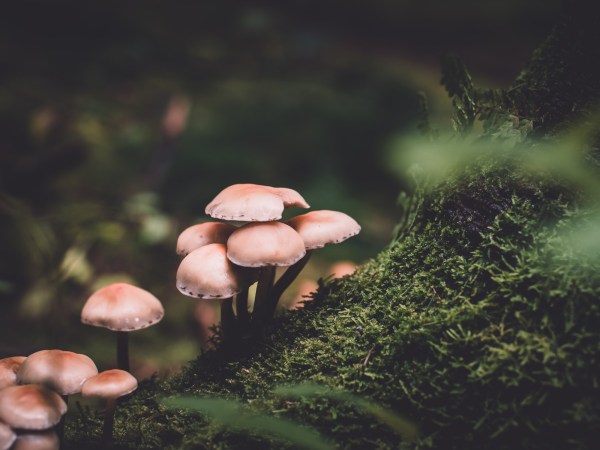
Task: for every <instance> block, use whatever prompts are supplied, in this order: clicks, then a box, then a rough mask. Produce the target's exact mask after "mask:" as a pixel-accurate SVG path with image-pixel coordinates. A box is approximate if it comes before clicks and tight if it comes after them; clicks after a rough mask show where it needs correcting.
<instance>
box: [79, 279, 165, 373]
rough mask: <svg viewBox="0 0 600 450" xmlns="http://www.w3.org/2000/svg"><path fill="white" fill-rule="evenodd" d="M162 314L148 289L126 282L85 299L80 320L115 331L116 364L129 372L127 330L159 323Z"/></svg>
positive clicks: (159, 305)
mask: <svg viewBox="0 0 600 450" xmlns="http://www.w3.org/2000/svg"><path fill="white" fill-rule="evenodd" d="M164 314H165V310H164V309H163V306H162V304H161V303H160V300H158V299H157V298H156V297H155V296H154V295H152V294H151V293H150V292H148V291H146V290H144V289H141V288H139V287H136V286H133V285H131V284H127V283H113V284H110V285H108V286H105V287H103V288H101V289H99V290H97V291H96V292H94V294H92V296H91V297H90V298H88V300H87V301H86V303H85V305H84V306H83V310H82V311H81V321H82V322H83V323H85V324H87V325H93V326H96V327H103V328H108V329H109V330H113V331H116V332H117V365H118V367H119V369H122V370H126V371H129V342H128V341H129V336H128V333H129V332H130V331H135V330H141V329H143V328H147V327H149V326H151V325H154V324H156V323H158V322H160V320H161V319H162V318H163V316H164Z"/></svg>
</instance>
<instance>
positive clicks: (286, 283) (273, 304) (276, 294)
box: [265, 250, 312, 320]
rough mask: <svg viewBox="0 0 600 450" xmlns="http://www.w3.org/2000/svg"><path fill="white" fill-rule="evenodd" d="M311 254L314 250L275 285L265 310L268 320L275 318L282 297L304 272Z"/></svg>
mask: <svg viewBox="0 0 600 450" xmlns="http://www.w3.org/2000/svg"><path fill="white" fill-rule="evenodd" d="M311 254H312V250H307V251H306V255H304V257H303V258H302V259H300V260H299V261H298V262H296V263H295V264H294V265H292V266H290V267H288V269H287V270H286V271H285V272H284V273H283V275H281V277H279V279H278V280H277V282H276V283H275V284H274V285H273V288H272V289H271V292H270V295H269V298H268V305H267V307H266V308H265V319H266V320H270V319H271V318H273V315H274V314H275V310H276V309H277V304H278V303H279V299H280V298H281V295H282V294H283V293H284V291H285V290H286V289H287V288H288V287H290V284H292V282H293V281H294V280H295V279H296V277H298V275H299V274H300V272H302V269H304V266H306V264H307V263H308V260H309V259H310V255H311Z"/></svg>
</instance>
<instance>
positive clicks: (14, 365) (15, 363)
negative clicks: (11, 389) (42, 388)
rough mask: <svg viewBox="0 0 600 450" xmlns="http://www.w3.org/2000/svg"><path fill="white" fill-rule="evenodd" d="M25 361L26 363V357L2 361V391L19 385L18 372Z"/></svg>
mask: <svg viewBox="0 0 600 450" xmlns="http://www.w3.org/2000/svg"><path fill="white" fill-rule="evenodd" d="M23 361H25V356H11V357H10V358H3V359H0V389H2V388H5V387H7V386H15V385H16V384H17V370H19V367H20V366H21V364H22V363H23Z"/></svg>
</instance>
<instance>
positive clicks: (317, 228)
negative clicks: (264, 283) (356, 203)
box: [270, 210, 360, 311]
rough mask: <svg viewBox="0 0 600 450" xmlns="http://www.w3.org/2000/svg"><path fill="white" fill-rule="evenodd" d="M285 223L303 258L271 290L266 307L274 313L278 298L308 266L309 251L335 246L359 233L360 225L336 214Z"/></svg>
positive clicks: (313, 215) (321, 213)
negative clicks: (302, 249)
mask: <svg viewBox="0 0 600 450" xmlns="http://www.w3.org/2000/svg"><path fill="white" fill-rule="evenodd" d="M286 223H287V224H288V225H289V226H290V227H292V228H293V229H294V230H296V232H297V233H298V234H299V235H300V236H301V237H302V240H303V241H304V245H305V246H306V255H305V256H304V258H302V259H301V260H299V261H298V262H297V263H296V264H294V265H293V266H291V267H290V268H289V269H288V270H286V271H285V273H284V274H283V275H282V276H281V277H280V278H279V280H277V283H275V285H274V286H273V289H272V293H271V298H270V303H271V308H272V310H273V311H274V310H275V308H276V306H277V302H278V301H279V298H280V297H281V294H283V292H284V291H285V290H286V289H287V288H288V287H289V286H290V284H292V282H293V281H294V280H295V279H296V277H297V276H298V274H299V273H300V272H301V271H302V269H303V268H304V266H305V265H306V263H307V262H308V260H309V258H310V256H311V254H312V250H314V249H317V248H322V247H324V246H325V245H327V244H338V243H340V242H342V241H345V240H346V239H348V238H350V237H352V236H355V235H357V234H358V233H360V225H359V224H358V223H357V222H356V220H354V219H353V218H352V217H350V216H349V215H347V214H344V213H342V212H339V211H329V210H321V211H310V212H308V213H306V214H301V215H299V216H295V217H292V218H291V219H290V220H288V221H286Z"/></svg>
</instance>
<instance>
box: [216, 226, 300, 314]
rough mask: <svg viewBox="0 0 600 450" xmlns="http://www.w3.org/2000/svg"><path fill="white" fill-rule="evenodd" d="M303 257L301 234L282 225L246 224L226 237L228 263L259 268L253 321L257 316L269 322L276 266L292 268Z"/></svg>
mask: <svg viewBox="0 0 600 450" xmlns="http://www.w3.org/2000/svg"><path fill="white" fill-rule="evenodd" d="M305 254H306V250H305V248H304V242H303V241H302V238H301V237H300V235H299V234H298V233H297V232H296V231H294V229H293V228H291V227H290V226H288V225H286V224H284V223H281V222H259V223H249V224H247V225H244V226H243V227H240V228H238V229H237V230H236V231H234V232H233V233H232V234H231V236H229V239H228V240H227V257H228V258H229V260H231V261H232V262H233V263H235V264H237V265H240V266H244V267H260V268H261V272H260V276H259V280H258V286H257V288H256V299H255V302H254V312H253V314H254V316H255V317H256V318H259V317H260V319H259V322H260V321H261V320H267V321H268V320H269V316H270V315H272V313H273V311H271V308H270V306H269V305H267V299H268V298H269V296H270V292H271V289H272V287H273V282H274V279H275V269H276V267H278V266H279V267H287V266H291V265H293V264H295V263H296V262H297V261H299V260H300V259H302V258H303V257H304V255H305ZM261 316H262V317H261ZM259 326H260V325H259Z"/></svg>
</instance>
